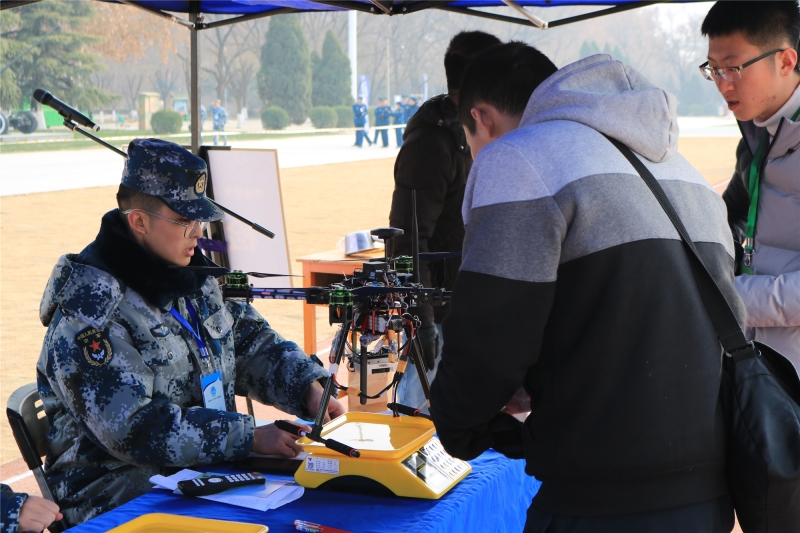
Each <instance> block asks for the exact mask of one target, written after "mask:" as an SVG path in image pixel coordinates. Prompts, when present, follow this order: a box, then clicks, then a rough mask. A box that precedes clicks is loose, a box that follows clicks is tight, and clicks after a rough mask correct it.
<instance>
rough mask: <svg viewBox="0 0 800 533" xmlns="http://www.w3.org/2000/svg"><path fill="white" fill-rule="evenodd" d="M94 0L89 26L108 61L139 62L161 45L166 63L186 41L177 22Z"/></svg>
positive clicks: (99, 49)
mask: <svg viewBox="0 0 800 533" xmlns="http://www.w3.org/2000/svg"><path fill="white" fill-rule="evenodd" d="M92 4H94V10H95V12H96V14H95V16H94V18H93V19H92V25H91V27H90V28H88V30H89V33H91V34H93V35H96V36H98V37H100V40H99V41H98V42H97V46H96V48H97V49H98V51H99V52H101V53H102V54H103V57H104V58H105V59H108V60H109V61H113V62H114V63H124V62H126V61H127V62H136V61H138V60H140V59H142V57H143V56H144V54H145V52H147V50H148V49H149V48H150V47H152V46H154V45H158V51H159V54H160V56H161V62H162V63H163V64H165V65H166V64H167V63H168V62H169V58H170V56H172V55H173V54H175V53H177V50H178V46H179V45H182V46H185V45H186V41H187V40H188V39H187V37H188V36H187V35H186V34H187V33H188V32H187V31H186V30H185V29H184V28H182V27H181V26H179V25H178V24H174V23H172V22H169V21H166V20H164V19H162V18H159V17H154V16H153V15H152V14H151V13H148V12H147V11H144V10H142V9H138V8H135V7H132V6H125V5H118V4H109V3H105V2H92ZM3 16H5V13H4V14H3Z"/></svg>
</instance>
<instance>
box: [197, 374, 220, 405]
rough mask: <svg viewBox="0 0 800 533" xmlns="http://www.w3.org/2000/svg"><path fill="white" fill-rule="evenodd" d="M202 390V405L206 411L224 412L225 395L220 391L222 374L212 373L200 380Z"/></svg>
mask: <svg viewBox="0 0 800 533" xmlns="http://www.w3.org/2000/svg"><path fill="white" fill-rule="evenodd" d="M200 385H201V386H202V388H203V404H204V405H205V406H206V409H217V410H218V411H225V394H224V392H223V389H222V374H221V373H219V372H214V373H213V374H211V375H209V376H204V377H203V378H202V379H201V380H200Z"/></svg>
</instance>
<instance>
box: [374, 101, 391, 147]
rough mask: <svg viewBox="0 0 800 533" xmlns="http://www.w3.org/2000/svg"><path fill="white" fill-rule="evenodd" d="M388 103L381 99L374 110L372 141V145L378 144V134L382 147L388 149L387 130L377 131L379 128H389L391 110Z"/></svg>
mask: <svg viewBox="0 0 800 533" xmlns="http://www.w3.org/2000/svg"><path fill="white" fill-rule="evenodd" d="M388 104H389V101H388V100H387V99H386V98H381V100H380V102H379V105H378V107H376V108H375V126H376V129H375V138H374V139H373V140H372V143H373V144H377V143H378V134H380V136H381V140H382V141H383V147H384V148H388V147H389V130H388V129H382V130H381V129H377V128H379V127H381V126H389V125H390V124H391V122H390V118H391V116H392V108H391V107H389V105H388Z"/></svg>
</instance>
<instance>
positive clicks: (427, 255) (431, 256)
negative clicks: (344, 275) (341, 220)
mask: <svg viewBox="0 0 800 533" xmlns="http://www.w3.org/2000/svg"><path fill="white" fill-rule="evenodd" d="M451 257H461V252H420V253H419V260H420V262H421V263H429V262H430V261H438V260H440V259H450V258H451ZM394 259H397V258H396V257H395V258H394ZM388 260H389V259H388V258H387V257H371V258H370V259H368V260H367V263H374V262H376V261H378V262H386V261H388ZM342 262H345V263H363V262H364V260H363V259H342Z"/></svg>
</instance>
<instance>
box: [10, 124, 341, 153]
mask: <svg viewBox="0 0 800 533" xmlns="http://www.w3.org/2000/svg"><path fill="white" fill-rule="evenodd" d="M228 133H231V132H228ZM74 135H75V139H77V140H75V141H72V142H44V143H31V144H6V143H3V142H2V141H1V140H0V154H17V153H27V152H54V151H58V150H85V149H88V148H98V147H100V145H99V144H98V143H96V142H94V141H92V140H89V139H87V138H86V137H85V136H83V135H81V134H80V133H75V134H74ZM319 135H333V134H332V133H329V132H321V133H313V132H308V133H302V134H291V133H239V134H238V135H231V136H230V137H228V144H236V143H237V142H240V141H258V140H264V139H286V138H288V137H316V136H319ZM123 136H135V137H154V136H155V137H158V136H157V135H154V134H153V132H152V131H150V130H144V131H142V130H106V131H103V130H101V131H99V132H97V137H100V138H101V139H103V138H108V137H123ZM167 140H168V141H171V142H174V143H178V144H181V145H188V144H189V142H190V137H189V136H188V135H186V136H183V137H167ZM203 140H204V141H205V142H206V143H207V144H210V143H212V142H213V141H214V136H213V134H212V133H210V132H203ZM108 142H109V143H110V144H112V145H114V146H116V147H117V148H121V149H122V150H126V149H127V147H128V143H129V142H130V141H129V140H118V141H108Z"/></svg>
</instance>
